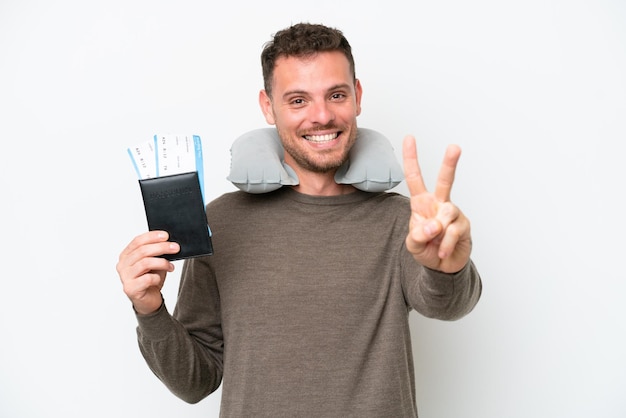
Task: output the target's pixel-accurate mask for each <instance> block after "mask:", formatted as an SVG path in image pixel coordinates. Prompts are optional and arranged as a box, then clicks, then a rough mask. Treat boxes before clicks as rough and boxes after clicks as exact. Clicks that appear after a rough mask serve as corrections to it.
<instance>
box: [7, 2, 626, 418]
mask: <svg viewBox="0 0 626 418" xmlns="http://www.w3.org/2000/svg"><path fill="white" fill-rule="evenodd" d="M209 4H210V2H206V1H184V0H183V1H176V2H173V1H171V2H166V1H154V0H152V1H148V0H140V1H134V2H133V1H121V0H108V1H106V2H104V1H102V2H95V1H94V2H85V1H78V0H60V1H56V2H50V1H43V0H40V1H35V0H30V1H28V0H25V1H21V0H20V1H18V0H1V1H0V132H1V133H2V135H3V137H4V138H3V140H2V141H1V143H0V144H1V145H0V147H2V152H1V153H0V158H1V163H0V190H1V196H2V197H1V203H2V204H1V205H0V210H1V216H0V223H1V224H0V231H1V234H2V235H1V237H0V239H1V240H2V242H3V244H2V248H3V251H2V253H3V255H4V257H3V260H2V261H3V263H2V264H3V269H2V278H1V279H0V280H1V284H2V287H1V289H2V290H1V291H0V416H2V417H8V418H14V417H50V416H59V417H65V418H70V417H72V418H73V417H77V418H78V417H80V418H83V417H109V416H117V417H135V416H142V417H147V416H151V417H171V416H177V417H183V416H185V417H217V416H218V408H219V392H218V393H216V394H214V395H212V396H211V397H209V398H207V399H206V400H204V401H202V402H200V403H199V404H197V405H187V404H185V403H183V402H182V401H180V400H178V399H177V398H175V397H174V396H173V395H171V394H170V393H169V392H168V391H167V390H166V389H165V388H164V386H163V385H162V384H161V383H160V382H159V381H158V380H157V379H156V378H155V377H154V376H153V375H152V374H151V372H150V371H149V370H148V368H147V367H146V365H145V364H144V362H143V359H142V358H141V356H140V354H139V350H138V348H137V345H136V341H135V319H134V316H133V314H132V311H131V307H130V305H129V303H128V301H127V300H126V297H125V296H124V295H123V293H122V289H121V285H120V283H119V279H118V278H117V275H116V272H115V263H116V261H117V256H118V254H119V252H120V250H121V249H122V248H123V247H124V246H125V245H126V243H127V242H128V241H129V240H130V238H131V237H133V236H134V235H136V234H138V233H140V232H142V231H144V230H145V229H146V225H145V218H144V214H143V206H142V203H141V200H140V193H139V189H138V185H137V182H136V178H135V175H134V172H133V170H132V168H131V165H130V160H129V159H128V156H127V155H126V151H125V150H126V147H128V146H130V145H135V144H136V143H139V142H141V141H143V140H147V139H149V138H151V137H152V135H153V134H155V133H186V134H197V135H200V136H201V137H202V139H203V145H204V157H205V172H206V186H207V196H208V197H209V198H211V199H212V198H214V197H217V196H218V195H220V194H221V193H223V192H226V191H231V190H234V186H232V185H231V184H230V183H228V182H227V181H226V175H227V174H228V168H229V164H230V155H229V148H230V144H231V143H232V141H233V140H234V139H235V138H236V137H237V136H239V135H240V134H241V133H243V132H245V131H247V130H250V129H254V128H257V127H264V126H266V125H265V122H264V119H263V118H262V116H261V112H260V111H259V109H258V105H257V94H258V91H259V89H260V88H261V83H262V80H261V70H260V63H259V54H260V51H261V48H262V45H263V43H264V42H265V41H267V40H268V39H269V38H270V36H271V34H272V33H274V32H275V31H276V30H278V29H281V28H283V27H285V26H288V25H289V24H291V23H295V22H298V21H310V22H314V23H318V22H319V23H325V24H328V25H332V26H337V27H339V28H340V29H342V30H343V31H344V32H345V34H346V35H347V37H348V39H349V40H350V41H351V43H352V45H353V49H354V54H355V58H356V61H357V76H358V77H359V78H360V79H361V81H362V84H363V87H364V98H363V107H364V111H363V114H362V115H361V116H360V118H359V123H360V126H363V127H369V128H372V129H377V130H379V131H381V132H383V133H385V134H386V135H387V136H388V137H389V138H390V140H391V141H392V142H393V144H394V147H395V149H396V151H397V152H398V156H400V143H401V140H402V137H403V136H404V135H405V134H407V133H411V134H414V135H416V136H417V138H418V147H419V151H420V158H421V163H422V167H423V171H424V174H425V176H426V178H427V180H430V184H431V185H432V184H433V182H434V178H435V176H436V172H437V169H438V166H439V163H440V161H441V158H442V156H443V150H444V149H445V146H446V145H447V144H448V143H452V142H455V143H458V144H460V145H461V147H462V148H463V156H462V158H461V162H460V166H459V170H458V174H457V182H456V184H455V188H454V191H453V200H455V201H456V203H457V204H458V205H459V206H461V208H462V209H463V210H464V211H465V212H466V214H467V215H468V216H469V217H470V219H471V220H472V227H473V233H474V242H475V250H474V254H473V258H474V260H475V261H476V263H477V265H478V266H479V268H480V270H481V272H482V275H483V281H484V293H483V297H482V300H481V302H480V304H479V305H478V306H477V308H476V309H475V311H474V312H473V313H472V314H471V315H469V316H468V317H466V318H464V319H462V320H461V321H458V322H453V323H446V322H439V321H433V320H427V319H425V318H422V317H419V316H418V315H417V314H414V315H413V316H412V327H413V333H414V338H413V340H414V350H415V356H416V372H417V397H418V402H419V405H418V407H419V410H420V416H421V417H423V418H460V417H461V418H464V417H470V418H474V417H476V418H502V417H507V418H509V417H511V418H516V417H520V418H522V417H523V418H528V417H534V418H536V417H546V418H554V417H564V418H572V417H602V418H608V417H611V418H618V417H624V416H626V393H625V388H626V361H625V360H624V356H625V353H626V342H625V339H624V335H625V332H624V328H626V325H625V318H626V303H625V299H626V273H625V269H624V261H623V260H624V255H623V253H624V247H625V246H624V235H625V232H626V228H625V222H624V213H625V212H626V207H625V203H624V189H623V186H622V183H623V180H624V178H625V177H624V165H623V164H622V153H623V150H624V145H623V144H624V141H625V140H626V76H625V74H626V3H624V2H623V1H620V0H614V1H608V0H607V1H601V0H600V1H598V0H586V1H584V0H574V1H569V0H555V1H549V0H525V1H517V0H516V1H508V2H503V1H497V0H477V1H473V2H466V1H462V0H447V1H438V2H432V1H415V2H407V1H405V0H387V1H384V2H383V1H381V2H376V1H370V2H364V1H356V0H354V1H338V0H332V1H330V0H318V1H315V2H307V3H303V4H298V3H297V2H294V1H287V0H268V1H252V0H243V1H235V2H221V4H219V5H218V6H211V5H209ZM397 191H399V192H402V193H406V189H405V187H404V184H402V185H400V186H398V188H397ZM179 267H180V265H179ZM177 285H178V277H177V275H176V274H173V275H171V276H170V277H169V280H168V283H167V284H166V289H165V293H166V298H167V300H168V303H169V305H170V307H173V305H174V301H175V298H176V290H177Z"/></svg>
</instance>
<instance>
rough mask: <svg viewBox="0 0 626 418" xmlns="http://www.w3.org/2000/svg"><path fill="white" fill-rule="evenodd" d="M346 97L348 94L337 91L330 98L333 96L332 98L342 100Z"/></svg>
mask: <svg viewBox="0 0 626 418" xmlns="http://www.w3.org/2000/svg"><path fill="white" fill-rule="evenodd" d="M345 97H346V95H345V94H343V93H335V94H333V95H332V96H330V98H331V99H332V100H341V99H343V98H345Z"/></svg>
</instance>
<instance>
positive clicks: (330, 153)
mask: <svg viewBox="0 0 626 418" xmlns="http://www.w3.org/2000/svg"><path fill="white" fill-rule="evenodd" d="M319 129H320V130H328V129H330V130H332V129H336V127H334V126H324V127H320V128H319ZM277 130H278V135H279V136H280V139H281V142H282V145H283V148H284V149H285V152H286V153H287V154H289V155H290V156H291V158H293V160H294V161H295V162H296V164H298V166H299V167H301V168H302V169H304V170H307V171H310V172H313V173H321V174H324V173H329V172H332V171H335V170H337V169H338V168H339V167H341V165H342V164H343V163H345V162H346V161H347V160H348V155H349V152H350V149H351V148H352V146H353V145H354V143H355V142H356V135H357V130H356V126H355V127H353V129H352V130H351V131H350V137H349V138H348V142H347V143H346V144H344V146H343V149H342V151H341V154H337V150H336V149H333V150H320V151H317V152H314V153H313V152H311V153H308V152H306V151H304V150H303V149H302V148H300V147H298V146H297V145H296V143H297V141H304V139H302V135H304V134H301V133H298V137H297V138H295V139H293V138H291V137H289V136H288V134H286V133H285V132H283V131H281V130H280V129H278V128H277ZM337 130H338V129H337ZM306 133H307V134H312V133H314V132H313V131H308V132H306Z"/></svg>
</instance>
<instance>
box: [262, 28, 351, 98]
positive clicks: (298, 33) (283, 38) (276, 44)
mask: <svg viewBox="0 0 626 418" xmlns="http://www.w3.org/2000/svg"><path fill="white" fill-rule="evenodd" d="M330 51H339V52H342V53H343V54H344V55H345V56H346V58H347V59H348V63H349V64H350V71H351V72H352V77H353V79H354V80H356V74H355V70H354V57H353V56H352V48H351V47H350V43H348V40H347V39H346V37H345V36H344V35H343V33H342V32H341V31H340V30H338V29H335V28H330V27H328V26H324V25H319V24H311V23H298V24H295V25H292V26H290V27H288V28H286V29H283V30H281V31H278V32H276V33H275V34H274V37H273V39H272V40H271V41H269V42H267V43H266V44H265V45H264V47H263V52H261V67H262V68H263V84H264V88H265V91H266V92H267V95H268V97H272V81H273V80H272V78H273V77H274V67H275V65H276V60H277V59H278V58H280V57H289V56H294V57H308V56H313V55H315V54H317V53H318V52H330Z"/></svg>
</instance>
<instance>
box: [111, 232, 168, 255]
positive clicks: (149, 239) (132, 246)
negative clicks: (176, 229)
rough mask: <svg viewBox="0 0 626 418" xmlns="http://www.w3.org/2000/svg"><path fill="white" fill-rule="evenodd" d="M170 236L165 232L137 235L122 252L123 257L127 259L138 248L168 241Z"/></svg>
mask: <svg viewBox="0 0 626 418" xmlns="http://www.w3.org/2000/svg"><path fill="white" fill-rule="evenodd" d="M167 239H168V234H167V232H165V231H148V232H144V233H143V234H140V235H137V236H136V237H135V238H133V240H132V241H131V242H130V243H129V244H128V245H127V246H126V248H124V250H122V252H121V254H120V258H121V257H125V256H127V255H129V254H130V253H132V252H133V251H135V250H136V249H137V248H139V247H141V246H142V245H146V244H153V243H157V242H163V241H167Z"/></svg>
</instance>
